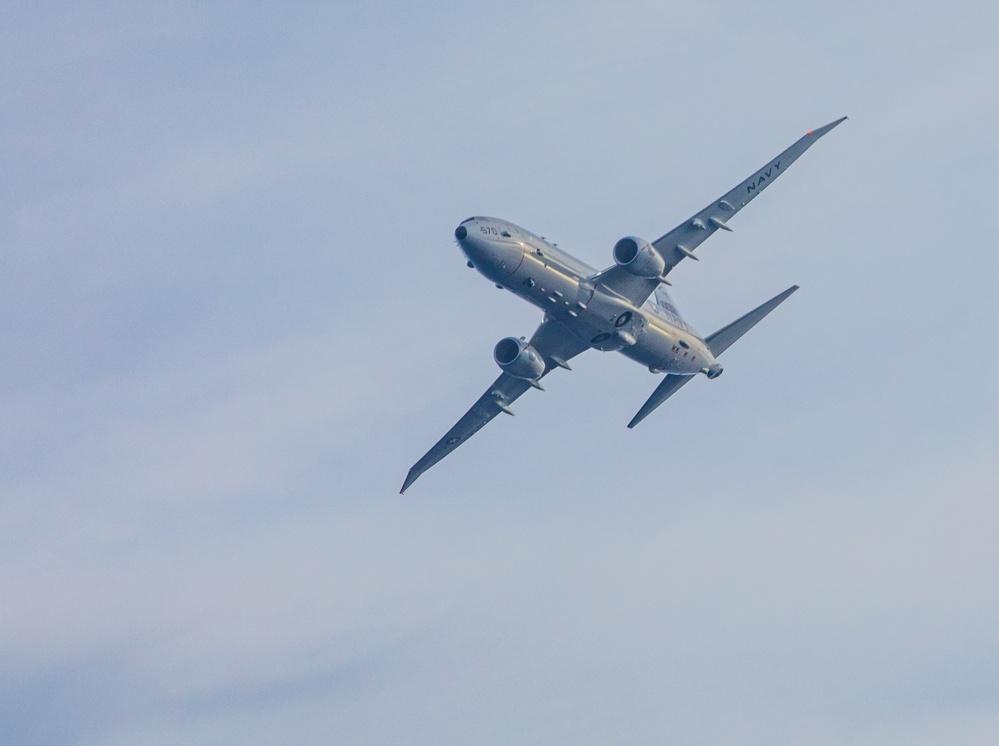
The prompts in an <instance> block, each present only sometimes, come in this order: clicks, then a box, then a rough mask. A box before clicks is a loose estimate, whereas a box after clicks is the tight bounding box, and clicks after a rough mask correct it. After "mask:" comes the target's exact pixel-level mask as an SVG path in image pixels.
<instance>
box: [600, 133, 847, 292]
mask: <svg viewBox="0 0 999 746" xmlns="http://www.w3.org/2000/svg"><path fill="white" fill-rule="evenodd" d="M845 119H846V117H843V118H842V119H837V120H836V121H835V122H830V123H829V124H827V125H826V126H824V127H819V128H818V129H816V130H812V131H810V132H808V133H807V134H805V135H804V136H803V137H801V138H800V139H799V140H798V141H797V142H796V143H794V145H792V146H791V147H789V148H788V149H787V150H785V151H784V152H783V153H781V154H780V155H778V156H777V157H776V158H773V159H771V160H770V162H769V163H767V165H765V166H764V167H763V168H761V169H760V170H759V171H757V172H756V173H754V174H753V175H752V176H750V177H749V178H748V179H746V180H745V181H743V182H742V183H740V184H739V185H738V186H736V187H734V188H733V189H731V190H729V191H728V192H726V193H725V194H723V195H722V196H721V197H719V198H718V199H717V200H716V201H715V202H712V203H711V204H710V205H708V206H707V207H705V208H704V209H703V210H701V211H700V212H698V213H697V214H695V215H692V216H691V217H690V218H688V219H687V220H685V221H684V222H682V223H680V225H678V226H677V227H676V228H674V229H673V230H671V231H670V232H669V233H667V234H666V235H664V236H660V237H659V238H657V239H656V240H655V241H653V242H652V245H653V246H654V247H655V248H656V250H657V251H658V252H659V253H660V254H662V256H663V258H664V259H665V260H666V269H665V271H663V277H665V276H666V275H668V274H669V273H670V271H671V270H672V269H673V267H675V266H676V265H677V264H679V263H680V262H681V261H683V260H684V259H685V258H686V257H688V256H689V257H692V258H693V259H697V257H696V256H694V254H693V252H694V249H696V248H697V247H698V246H700V245H701V244H702V243H703V242H704V240H705V239H706V238H707V237H708V236H710V235H712V234H713V233H715V232H716V231H718V230H727V231H730V230H732V229H731V228H730V227H729V226H728V221H729V219H730V218H731V217H732V216H733V215H735V214H736V213H737V212H739V210H741V209H742V208H743V207H745V206H746V205H748V204H749V203H750V202H751V201H752V200H753V199H754V198H755V197H756V195H757V194H759V193H760V192H762V191H763V190H764V189H766V188H767V186H769V184H770V182H772V181H774V180H775V179H776V178H777V177H778V176H780V175H781V174H782V173H784V171H785V170H786V169H787V167H788V166H790V165H791V164H792V163H794V161H796V160H797V159H798V158H799V157H800V156H801V154H802V153H804V152H805V151H806V150H808V149H809V148H810V147H811V146H812V145H814V144H815V142H816V141H817V140H818V139H819V138H820V137H822V136H823V135H824V134H826V133H827V132H828V131H829V130H831V129H832V128H833V127H835V126H836V125H838V124H840V123H841V122H842V121H844V120H845ZM593 279H594V281H595V282H597V283H599V284H600V285H602V286H603V287H604V288H606V289H607V290H610V291H611V292H613V293H616V294H617V295H619V296H621V297H622V298H625V299H627V300H629V301H631V302H632V303H634V304H635V305H641V304H642V303H644V302H645V301H646V300H648V298H649V296H650V295H652V292H653V291H654V290H655V289H656V287H657V286H658V285H659V283H660V281H661V280H659V279H657V278H652V279H651V280H650V279H646V278H643V277H635V276H633V275H631V274H629V273H628V272H627V271H626V270H624V269H622V268H621V267H618V266H617V265H615V266H613V267H610V268H609V269H605V270H604V271H603V272H599V273H598V274H597V275H595V276H594V278H593Z"/></svg>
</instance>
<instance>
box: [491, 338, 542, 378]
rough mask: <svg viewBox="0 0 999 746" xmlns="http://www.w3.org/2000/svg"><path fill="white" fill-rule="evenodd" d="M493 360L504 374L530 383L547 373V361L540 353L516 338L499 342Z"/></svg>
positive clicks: (494, 350) (494, 349)
mask: <svg viewBox="0 0 999 746" xmlns="http://www.w3.org/2000/svg"><path fill="white" fill-rule="evenodd" d="M493 360H495V361H496V364H497V365H498V366H499V367H500V368H501V369H502V370H503V372H504V373H509V374H510V375H511V376H514V377H516V378H526V379H527V380H528V381H536V380H538V379H539V378H541V374H542V373H544V372H545V361H544V358H542V357H541V355H540V353H539V352H538V351H537V350H535V349H534V348H533V347H531V346H530V345H529V344H527V342H525V341H524V340H522V339H517V338H516V337H506V338H504V339H501V340H500V341H499V342H497V343H496V347H494V348H493Z"/></svg>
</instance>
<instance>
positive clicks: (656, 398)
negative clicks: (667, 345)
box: [628, 373, 693, 427]
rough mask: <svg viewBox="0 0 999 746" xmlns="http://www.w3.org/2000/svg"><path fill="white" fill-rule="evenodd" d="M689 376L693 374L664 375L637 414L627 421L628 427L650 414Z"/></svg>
mask: <svg viewBox="0 0 999 746" xmlns="http://www.w3.org/2000/svg"><path fill="white" fill-rule="evenodd" d="M691 378H693V376H678V375H674V374H673V373H670V374H669V375H668V376H666V377H665V378H664V379H663V380H662V383H660V384H659V385H658V386H656V390H655V391H653V392H652V396H650V397H649V400H648V401H647V402H645V404H643V405H642V408H641V409H639V410H638V414H636V415H635V416H634V417H632V418H631V422H629V423H628V427H634V426H635V425H637V424H638V423H639V422H641V421H642V420H644V419H645V418H646V417H648V416H649V415H650V414H652V411H653V410H654V409H655V408H656V407H658V406H659V405H660V404H662V403H663V402H664V401H666V400H667V399H669V398H670V397H671V396H673V394H675V393H676V392H677V391H679V390H680V387H681V386H683V384H685V383H686V382H687V381H689V380H690V379H691Z"/></svg>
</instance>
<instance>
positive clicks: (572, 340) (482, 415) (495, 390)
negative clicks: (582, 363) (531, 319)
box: [399, 317, 589, 493]
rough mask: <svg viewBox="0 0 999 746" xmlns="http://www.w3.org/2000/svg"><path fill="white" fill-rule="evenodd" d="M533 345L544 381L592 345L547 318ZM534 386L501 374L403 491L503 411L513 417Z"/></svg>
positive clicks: (413, 472) (425, 458) (418, 467)
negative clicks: (541, 360) (520, 400)
mask: <svg viewBox="0 0 999 746" xmlns="http://www.w3.org/2000/svg"><path fill="white" fill-rule="evenodd" d="M530 344H531V346H532V347H534V349H535V350H537V351H538V353H539V354H540V355H541V357H542V358H544V361H545V372H544V373H543V374H542V378H543V377H544V376H546V375H548V373H550V372H551V371H552V370H554V369H555V368H567V369H568V367H569V366H568V365H567V362H568V361H569V360H570V359H571V358H573V357H575V356H576V355H578V354H579V353H580V352H582V351H583V350H586V349H589V345H588V344H586V343H585V342H583V341H582V340H581V339H579V337H577V336H576V335H575V334H573V333H572V332H570V331H569V330H568V329H567V328H566V327H565V325H563V324H562V323H561V322H559V321H557V320H555V319H552V318H547V317H546V318H545V320H544V321H542V322H541V325H540V326H539V327H538V328H537V330H536V331H535V332H534V336H533V337H531V342H530ZM532 387H534V384H532V383H531V382H530V381H528V380H526V379H523V378H516V377H515V376H511V375H509V374H508V373H503V374H502V375H500V377H499V378H497V379H496V380H495V381H494V382H493V384H492V386H490V387H489V388H488V389H486V392H485V393H484V394H482V396H480V397H479V398H478V400H476V402H475V404H473V405H472V407H471V409H469V410H468V411H467V412H465V414H464V416H462V418H461V419H460V420H458V422H457V423H455V425H454V427H452V428H451V429H450V430H448V431H447V432H446V433H445V434H444V437H442V438H441V439H440V440H439V441H437V443H436V444H435V445H434V447H433V448H431V449H430V450H429V451H427V452H426V453H425V454H424V455H423V458H421V459H420V460H419V461H417V462H416V463H415V464H413V467H412V468H411V469H410V470H409V473H408V474H407V475H406V481H405V482H404V483H403V485H402V489H401V490H399V492H400V493H404V492H405V491H406V489H407V488H408V487H409V486H410V485H411V484H412V483H413V482H415V481H416V480H417V479H418V478H419V476H420V475H421V474H423V472H425V471H427V469H429V468H430V467H432V466H433V465H434V464H436V463H437V462H438V461H440V460H441V459H443V458H444V457H445V456H447V455H448V454H449V453H451V451H453V450H455V449H456V448H457V447H458V446H460V445H461V444H462V443H464V442H465V441H466V440H468V439H469V438H471V437H472V436H473V435H475V433H477V432H478V431H479V430H481V429H482V428H483V427H484V426H485V425H486V423H488V422H489V421H490V420H492V419H493V417H495V416H496V415H498V414H499V413H500V412H506V413H507V414H513V412H512V410H511V409H510V405H511V404H512V403H513V402H514V401H516V400H517V399H518V398H519V397H520V396H521V395H522V394H523V393H524V392H526V391H527V390H528V389H530V388H532Z"/></svg>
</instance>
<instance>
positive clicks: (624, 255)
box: [614, 236, 666, 279]
mask: <svg viewBox="0 0 999 746" xmlns="http://www.w3.org/2000/svg"><path fill="white" fill-rule="evenodd" d="M614 262H615V263H616V264H617V266H619V267H621V268H622V269H623V270H624V271H625V272H628V273H629V274H632V275H635V276H636V277H647V278H649V279H653V278H655V277H659V276H660V275H661V274H662V273H663V270H664V269H666V260H665V259H663V258H662V255H660V253H659V252H658V251H656V250H655V249H654V248H653V247H652V245H651V244H649V242H648V241H643V240H642V239H641V238H635V237H634V236H626V237H625V238H622V239H621V240H620V241H618V242H617V243H616V244H614Z"/></svg>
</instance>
